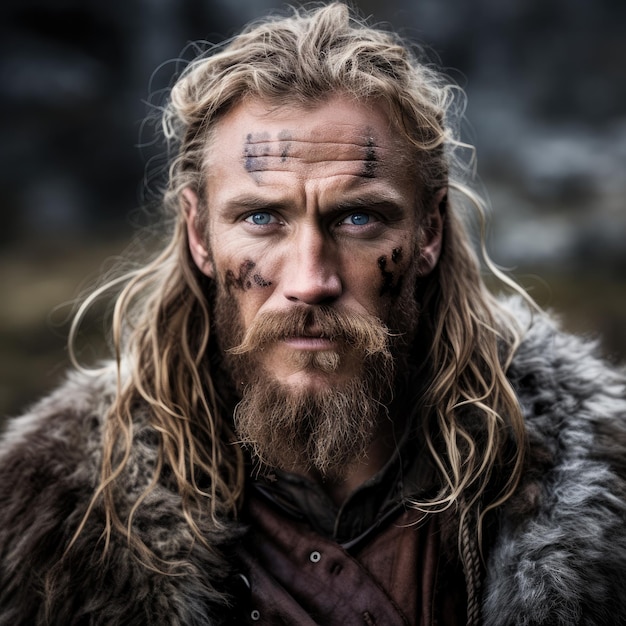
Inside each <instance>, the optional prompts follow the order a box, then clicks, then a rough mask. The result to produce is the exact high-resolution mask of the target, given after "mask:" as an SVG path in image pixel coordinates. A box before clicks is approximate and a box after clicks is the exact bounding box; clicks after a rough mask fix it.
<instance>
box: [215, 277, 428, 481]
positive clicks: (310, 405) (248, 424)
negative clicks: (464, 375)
mask: <svg viewBox="0 0 626 626" xmlns="http://www.w3.org/2000/svg"><path fill="white" fill-rule="evenodd" d="M403 300H404V302H403V303H402V305H401V306H397V307H395V312H396V314H395V318H394V326H393V328H394V331H393V332H392V331H390V329H389V327H387V326H386V325H385V324H384V323H383V322H382V321H381V320H380V319H378V318H377V317H374V316H372V315H369V314H364V313H356V312H350V311H341V310H338V309H335V308H334V307H329V306H315V307H305V306H303V307H295V308H293V309H291V310H289V311H288V312H267V313H264V314H262V315H259V316H258V317H257V318H255V319H254V320H253V322H252V323H251V324H250V326H249V327H248V328H247V329H245V330H244V328H243V324H242V322H241V318H240V315H239V310H238V306H237V304H236V300H235V298H233V297H232V295H231V294H230V293H228V290H227V289H225V288H224V287H223V286H222V287H221V288H220V287H218V293H217V298H216V306H215V314H216V318H215V319H216V331H217V333H216V334H217V337H218V340H219V343H220V348H221V353H222V357H223V364H224V366H225V368H226V370H227V371H228V372H229V373H230V375H231V377H232V379H233V382H234V383H235V385H236V386H237V387H238V388H239V389H240V390H241V393H240V396H241V399H240V401H239V403H238V404H237V406H236V407H235V410H234V414H233V419H234V427H235V431H236V433H237V436H238V438H239V440H240V443H241V444H242V445H243V446H244V447H245V448H247V449H248V450H249V451H250V453H251V455H252V457H253V460H254V461H255V462H256V463H257V465H258V466H259V467H260V469H263V468H271V467H275V468H279V469H283V470H287V471H299V472H304V473H308V472H310V471H314V472H317V473H318V474H319V475H320V476H322V477H323V478H324V479H329V480H341V479H342V478H345V476H346V475H347V474H348V473H349V471H350V469H351V468H352V467H354V466H355V465H356V464H357V463H358V462H359V461H362V460H363V459H365V457H366V456H367V450H368V447H369V445H370V444H371V442H372V440H373V438H374V437H375V435H376V433H377V430H378V427H379V425H380V424H381V420H383V419H388V414H387V407H388V405H389V404H390V403H391V401H392V398H393V391H394V381H395V373H396V367H395V366H396V365H397V363H398V357H399V356H400V354H401V349H400V346H401V345H403V344H406V342H407V336H408V335H412V331H413V330H414V327H415V324H416V307H414V306H412V305H411V304H410V303H407V301H406V299H404V298H403ZM413 302H414V300H413ZM399 317H401V318H403V319H402V320H400V319H398V318H399ZM310 327H314V328H315V329H316V331H321V334H322V336H323V337H326V338H329V339H331V340H332V341H333V342H334V345H335V346H336V348H335V349H333V350H327V351H314V352H311V351H304V350H290V351H289V353H288V354H289V356H288V357H287V358H288V359H289V362H290V364H291V365H292V366H293V368H294V370H308V371H310V372H312V373H318V374H323V375H325V376H327V378H328V380H329V381H330V382H329V383H328V384H326V385H323V386H322V388H315V387H313V388H312V387H310V386H304V385H293V384H292V385H288V384H285V383H282V382H281V381H280V380H277V379H276V377H275V376H274V375H273V374H272V372H270V371H268V370H267V368H266V367H265V366H264V364H263V356H264V354H266V353H267V351H269V350H272V348H273V347H275V346H276V345H277V343H278V342H280V341H282V340H284V339H286V338H288V337H295V336H301V335H303V334H305V331H306V329H308V328H310ZM399 327H403V330H402V331H401V332H397V330H396V329H398V330H400V328H399ZM346 370H347V371H349V375H348V376H345V375H343V372H344V371H346ZM333 376H336V378H333Z"/></svg>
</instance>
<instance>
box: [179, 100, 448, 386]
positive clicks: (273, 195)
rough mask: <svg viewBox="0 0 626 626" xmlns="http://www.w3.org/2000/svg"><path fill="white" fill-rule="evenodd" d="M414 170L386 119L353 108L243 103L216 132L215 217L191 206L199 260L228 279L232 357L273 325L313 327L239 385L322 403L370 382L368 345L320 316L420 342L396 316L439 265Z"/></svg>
mask: <svg viewBox="0 0 626 626" xmlns="http://www.w3.org/2000/svg"><path fill="white" fill-rule="evenodd" d="M408 164H409V159H408V158H407V155H406V152H405V149H404V148H403V147H402V144H401V142H400V141H399V139H398V138H397V136H396V134H395V133H394V132H393V131H392V130H391V126H390V123H389V122H388V119H387V118H386V116H385V114H384V112H383V111H382V109H380V108H378V107H374V106H366V105H362V104H357V103H355V102H353V101H351V100H349V99H347V98H342V97H335V98H333V99H331V100H329V101H328V102H327V103H325V104H322V105H320V106H319V107H317V108H313V109H311V110H308V109H306V110H305V109H302V108H297V107H290V106H287V107H274V108H270V107H268V106H266V105H264V103H263V102H261V101H250V102H244V103H242V104H240V105H238V106H236V107H235V108H234V109H233V110H231V111H230V112H229V113H228V114H227V115H225V117H223V118H222V119H221V120H220V121H219V123H218V124H217V127H216V128H215V130H214V135H213V137H212V140H211V145H210V156H209V159H208V162H207V171H208V179H207V186H206V189H205V192H206V207H202V206H200V207H199V206H198V201H197V198H196V197H195V195H194V194H193V193H191V192H187V193H186V195H185V197H186V200H187V202H188V205H189V207H188V208H189V212H188V226H189V229H188V232H189V239H190V248H191V252H192V256H193V258H194V260H195V262H196V264H197V265H198V267H199V268H200V270H201V271H202V272H203V273H205V274H206V275H208V276H210V277H212V278H214V279H215V280H216V281H217V286H218V290H217V292H218V296H217V300H218V303H217V305H218V309H220V310H221V314H220V315H218V319H219V320H220V321H219V327H218V335H220V337H219V340H220V342H221V345H222V348H223V350H225V351H227V350H228V349H229V348H232V347H233V346H235V345H237V344H239V343H240V342H241V341H242V339H243V337H244V335H245V334H246V332H248V331H254V332H256V326H257V325H258V324H259V322H260V321H261V320H263V318H264V317H266V314H268V315H274V316H275V317H274V320H276V319H282V318H283V317H284V316H285V315H286V314H289V313H291V312H294V311H295V312H298V311H302V312H304V315H305V317H303V318H302V320H301V321H300V322H294V323H293V324H291V325H290V326H289V330H284V331H283V330H281V331H280V332H279V333H278V336H274V337H272V339H271V341H268V342H265V343H261V344H257V345H253V349H251V348H248V351H247V353H246V354H244V355H243V357H240V359H243V360H244V362H246V363H248V365H249V367H248V368H247V369H246V368H245V367H244V368H243V371H242V372H238V374H239V376H240V377H241V378H243V379H244V380H241V381H240V380H238V381H237V382H238V383H246V384H247V383H250V382H251V381H250V380H249V379H250V378H258V376H259V375H261V374H260V373H261V372H262V377H263V379H264V380H267V381H273V382H274V383H276V384H278V385H280V387H281V388H282V389H283V390H284V389H286V390H289V389H292V390H293V391H294V393H298V394H300V395H302V394H305V395H306V394H307V393H314V394H324V393H326V392H327V391H330V390H333V389H337V388H341V387H342V386H343V385H348V384H349V383H350V381H352V380H353V379H355V378H358V377H360V376H362V374H363V372H362V363H363V360H364V359H363V350H359V349H357V348H358V346H356V347H355V346H354V345H353V344H355V343H358V342H359V341H361V340H360V339H349V340H345V341H342V340H341V338H337V336H336V335H335V331H334V330H333V328H334V327H333V326H332V325H331V326H328V327H327V326H325V325H324V321H323V320H322V321H320V320H319V319H316V318H313V317H308V316H306V315H307V314H308V313H311V312H317V311H322V312H323V311H332V312H337V313H338V314H340V315H348V316H350V317H351V318H352V317H354V318H356V319H359V320H364V323H365V324H368V323H369V321H373V322H375V323H376V324H378V325H379V326H380V323H381V322H382V323H383V324H388V325H390V326H392V328H391V330H392V331H393V332H396V331H400V332H407V331H408V332H410V331H412V330H413V329H412V328H406V326H407V325H412V324H414V323H415V322H414V321H412V320H407V319H404V320H403V321H402V322H397V320H398V319H400V318H402V316H401V315H398V311H399V310H406V309H407V306H406V304H407V301H410V300H411V299H412V297H413V291H412V285H413V283H414V281H415V277H416V275H417V273H418V272H419V273H421V274H425V273H427V272H428V271H430V269H432V266H433V265H434V264H435V263H436V259H437V255H438V249H439V243H440V218H437V217H436V216H438V215H439V214H438V212H436V211H435V212H433V213H432V215H431V216H430V218H429V219H430V220H431V222H429V224H428V226H429V227H428V228H427V229H425V230H424V229H420V228H418V226H420V227H421V226H422V224H421V223H420V220H419V219H418V215H419V209H418V202H419V197H420V195H419V194H420V189H418V188H417V185H416V183H415V179H414V177H412V176H411V173H410V172H409V171H407V170H408ZM202 211H208V218H206V220H205V222H204V225H203V227H199V222H198V220H197V215H198V213H200V212H202ZM435 215H436V216H435ZM433 220H434V221H435V222H436V224H435V226H433V224H432V221H433ZM200 223H202V220H201V221H200ZM204 226H206V228H205V227H204ZM420 232H422V233H423V236H422V237H421V239H420V240H419V241H418V239H419V238H420ZM418 250H419V251H420V252H421V254H419V255H418ZM409 309H410V307H409ZM276 316H277V317H276ZM405 318H406V316H405ZM324 319H325V318H324ZM272 323H274V324H275V325H276V324H277V322H275V321H274V322H272V320H270V326H271V325H272ZM397 325H404V326H405V327H404V328H394V326H397ZM329 328H330V330H329ZM382 328H383V329H384V326H382ZM368 349H369V348H368ZM368 349H366V351H367V350H368Z"/></svg>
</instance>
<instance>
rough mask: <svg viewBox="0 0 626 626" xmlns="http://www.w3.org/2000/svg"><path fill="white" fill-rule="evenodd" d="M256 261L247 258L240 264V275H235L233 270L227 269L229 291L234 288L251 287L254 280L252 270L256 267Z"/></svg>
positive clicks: (226, 280)
mask: <svg viewBox="0 0 626 626" xmlns="http://www.w3.org/2000/svg"><path fill="white" fill-rule="evenodd" d="M255 265H256V263H254V261H251V260H250V259H247V260H246V261H244V262H243V263H242V264H241V265H240V266H239V276H235V272H233V270H227V271H226V275H225V277H224V282H225V284H226V289H228V290H229V291H230V290H231V289H232V288H234V289H242V290H243V289H250V287H252V281H251V280H250V272H251V271H252V270H253V269H254V266H255Z"/></svg>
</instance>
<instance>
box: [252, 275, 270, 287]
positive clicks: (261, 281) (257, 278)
mask: <svg viewBox="0 0 626 626" xmlns="http://www.w3.org/2000/svg"><path fill="white" fill-rule="evenodd" d="M252 280H253V281H254V282H255V284H256V285H258V286H259V287H269V286H270V285H271V284H272V281H271V280H265V278H263V276H261V274H255V275H254V276H253V277H252Z"/></svg>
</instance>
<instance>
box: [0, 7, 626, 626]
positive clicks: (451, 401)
mask: <svg viewBox="0 0 626 626" xmlns="http://www.w3.org/2000/svg"><path fill="white" fill-rule="evenodd" d="M450 94H451V88H450V87H449V86H448V85H446V84H445V82H444V81H442V79H441V78H440V77H439V76H438V75H437V74H436V73H435V72H434V71H432V70H431V69H429V68H427V67H426V66H425V65H423V64H421V63H420V62H418V60H416V59H415V58H414V56H413V55H412V53H411V52H410V50H409V49H408V48H407V47H406V46H404V45H403V44H402V42H400V41H399V40H398V39H397V38H396V37H395V36H393V35H391V34H388V33H386V32H382V31H380V30H376V29H372V28H369V27H367V26H365V25H364V24H361V23H359V22H358V21H357V20H355V19H354V18H351V17H350V15H349V13H348V10H347V9H346V7H345V6H343V5H341V4H332V5H329V6H327V7H322V8H318V9H314V10H310V11H302V12H300V13H297V14H294V15H293V16H291V17H288V18H283V19H275V20H267V21H264V22H260V23H258V24H255V25H252V26H251V27H249V28H248V29H247V30H245V31H244V32H243V33H242V34H241V35H239V36H238V37H236V38H234V39H233V40H232V41H231V42H229V43H228V44H227V45H225V46H224V47H222V48H220V49H219V50H216V51H213V53H212V54H210V55H206V56H201V57H200V58H198V59H197V60H196V61H194V62H193V63H192V64H190V66H189V67H188V68H187V69H186V70H185V72H184V73H183V75H182V76H181V77H180V78H179V80H178V81H177V82H176V84H175V85H174V87H173V89H172V92H171V97H170V100H169V104H168V106H167V108H166V109H165V111H164V118H163V128H164V133H165V136H166V137H167V138H168V140H170V142H171V144H172V148H173V149H172V158H171V164H170V169H169V173H170V177H169V182H168V187H167V189H166V191H165V193H164V208H165V209H166V210H168V211H170V212H171V216H172V218H173V222H174V226H173V231H172V237H171V241H170V243H169V245H168V246H167V247H166V248H165V249H164V250H163V252H162V253H161V254H160V255H159V256H158V257H157V258H156V259H155V260H153V261H151V262H150V263H149V264H147V265H146V266H145V267H143V268H141V269H139V270H137V271H135V272H133V273H131V274H130V275H128V276H126V277H125V279H124V282H123V284H124V287H123V289H122V291H121V293H120V294H119V295H118V297H117V302H116V308H115V312H114V316H113V326H112V337H113V344H114V346H115V350H116V358H115V360H114V362H113V363H112V364H105V365H104V366H103V367H102V368H101V369H100V370H98V371H95V372H84V371H77V372H76V373H73V374H71V375H70V376H69V379H68V381H67V383H65V384H64V385H63V386H62V387H61V388H60V389H59V390H57V391H56V392H54V393H53V394H52V395H51V396H50V397H48V398H46V399H44V400H43V401H41V402H40V403H39V404H38V405H36V406H35V407H34V408H33V409H32V410H31V411H30V413H28V414H27V415H26V416H24V417H22V418H19V419H17V420H15V421H14V422H12V424H11V425H10V426H9V427H8V429H7V432H6V433H5V435H4V440H3V442H2V447H1V452H0V468H1V471H2V484H1V487H0V519H1V525H0V528H1V530H0V546H1V551H2V559H1V562H0V581H1V582H0V624H77V623H81V624H83V623H84V624H92V623H93V624H96V623H97V624H186V625H187V624H248V623H250V624H253V623H259V624H298V625H306V624H324V625H328V624H330V625H332V624H379V625H380V624H385V625H395V624H415V625H418V624H419V625H423V624H452V625H455V624H492V625H495V624H498V625H502V624H525V625H529V624H551V625H552V624H563V625H564V624H568V625H570V624H598V625H599V624H618V623H624V622H626V596H625V594H624V593H623V589H624V587H625V585H626V558H625V557H626V532H625V527H624V522H625V521H626V506H625V501H624V496H625V494H626V482H625V480H624V470H625V467H624V459H625V458H626V456H624V444H625V443H626V427H625V424H624V409H625V408H626V403H625V401H624V385H623V378H622V377H621V375H619V374H618V373H616V372H614V371H612V370H611V369H610V368H608V367H607V366H606V365H605V364H603V363H602V362H601V361H599V360H598V359H597V358H596V357H594V356H593V354H592V350H591V348H590V347H589V346H588V345H586V344H585V343H584V342H582V341H581V340H579V339H577V338H574V337H571V336H568V335H565V334H562V333H561V332H560V331H559V330H558V329H557V328H556V327H555V325H554V324H553V323H552V322H551V321H550V320H549V319H548V318H547V317H546V316H544V315H543V314H541V313H539V312H534V313H531V310H532V309H531V308H530V306H529V305H526V304H524V303H523V299H522V298H519V297H518V299H509V300H507V301H504V300H498V299H496V298H494V297H493V296H491V295H489V294H488V292H487V290H486V289H485V287H484V285H483V282H482V279H481V277H480V268H479V263H478V261H477V259H476V257H475V255H474V253H473V252H472V250H471V248H470V246H469V245H468V237H467V234H466V232H465V229H464V227H463V226H462V224H461V222H460V220H459V217H458V211H459V210H460V208H461V207H462V206H463V204H464V203H466V204H475V205H477V206H478V207H479V206H480V202H479V200H478V199H477V198H476V197H475V196H473V195H472V194H471V192H469V191H468V190H467V189H466V188H465V187H463V185H462V184H461V183H460V182H459V179H458V176H457V172H456V171H455V167H453V164H454V163H455V162H456V160H455V158H454V148H455V147H456V146H457V145H459V144H458V141H457V140H456V139H455V137H454V135H453V133H452V131H451V129H450V125H449V124H450V121H449V119H448V113H449V111H448V108H449V106H450V103H451V96H450ZM453 193H454V196H453V195H452V194H453ZM496 273H497V272H496ZM498 276H499V277H500V278H502V279H503V280H505V281H506V278H505V277H503V276H501V275H499V274H498ZM120 282H121V280H118V281H114V283H113V284H112V285H111V286H115V285H118V284H120ZM509 286H512V285H511V284H509ZM99 293H100V292H97V293H96V294H95V296H94V297H97V296H98V295H99ZM528 302H529V300H528ZM88 305H89V301H88V302H87V304H86V306H88ZM79 323H80V319H78V320H77V322H76V324H79Z"/></svg>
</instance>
